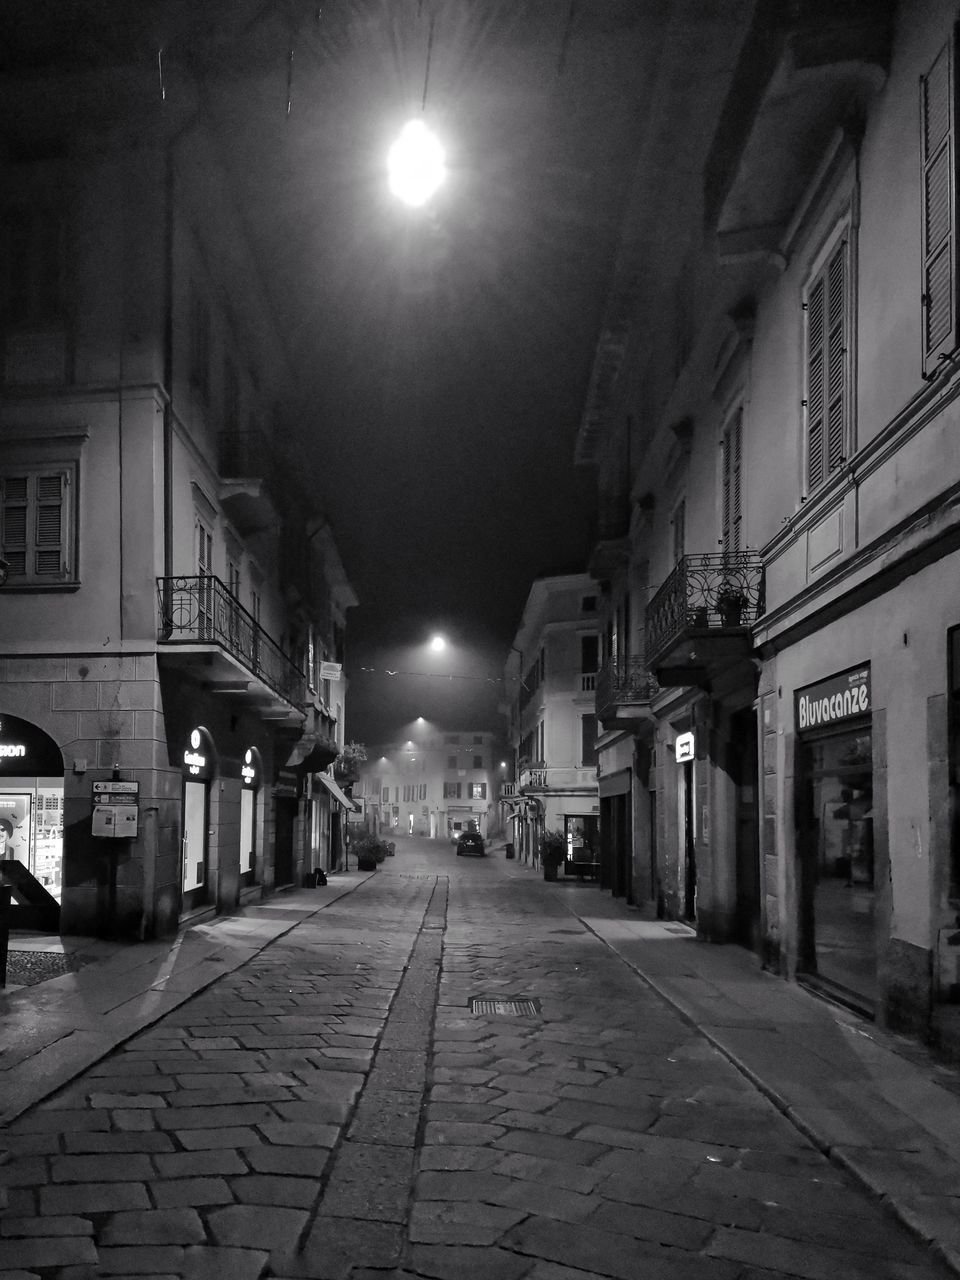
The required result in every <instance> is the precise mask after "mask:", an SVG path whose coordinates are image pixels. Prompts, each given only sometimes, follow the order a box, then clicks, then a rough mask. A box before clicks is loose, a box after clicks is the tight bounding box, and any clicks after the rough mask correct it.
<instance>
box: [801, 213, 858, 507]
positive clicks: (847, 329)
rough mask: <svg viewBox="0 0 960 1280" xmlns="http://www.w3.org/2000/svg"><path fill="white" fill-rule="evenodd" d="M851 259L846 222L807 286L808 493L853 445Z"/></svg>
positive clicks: (806, 448)
mask: <svg viewBox="0 0 960 1280" xmlns="http://www.w3.org/2000/svg"><path fill="white" fill-rule="evenodd" d="M851 265H852V264H851V254H850V228H849V226H847V225H844V226H843V227H842V228H841V230H840V232H839V233H838V235H837V236H836V237H835V238H834V239H833V240H832V241H831V243H830V244H829V245H828V247H827V249H826V251H825V252H824V253H823V254H822V255H821V257H820V259H819V261H818V263H817V266H816V267H815V269H814V271H813V272H812V274H811V276H810V278H809V281H808V284H807V287H806V289H805V290H804V296H803V310H804V321H805V323H804V338H805V341H804V348H805V356H806V369H805V373H806V388H805V397H804V411H805V425H806V429H805V442H804V443H805V459H804V462H805V479H806V486H805V488H806V492H807V493H813V492H814V491H815V490H817V489H819V488H820V486H821V485H822V484H824V483H825V482H826V481H827V480H828V479H829V478H830V476H831V475H833V473H834V472H835V471H838V470H839V469H840V467H842V466H843V464H844V462H845V461H846V459H847V456H848V454H849V450H850V447H851V440H852V421H851V419H852V395H851V347H850V343H851V324H852V296H851V295H852V282H851Z"/></svg>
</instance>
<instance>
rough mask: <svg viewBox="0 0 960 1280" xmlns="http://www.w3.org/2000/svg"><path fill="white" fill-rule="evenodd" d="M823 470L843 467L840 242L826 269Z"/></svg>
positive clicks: (843, 252)
mask: <svg viewBox="0 0 960 1280" xmlns="http://www.w3.org/2000/svg"><path fill="white" fill-rule="evenodd" d="M826 286H827V317H826V318H827V330H826V335H825V341H826V369H825V372H826V378H827V386H826V405H825V409H826V450H827V456H826V470H827V475H831V474H832V473H833V472H834V471H836V470H837V468H838V467H840V466H841V465H842V464H843V461H844V454H845V452H846V437H847V429H846V420H847V394H848V388H847V368H848V364H847V242H846V240H842V241H841V242H840V244H839V245H837V248H836V250H835V251H834V253H833V254H832V256H831V257H830V259H829V261H828V263H827V268H826Z"/></svg>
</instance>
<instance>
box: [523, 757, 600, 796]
mask: <svg viewBox="0 0 960 1280" xmlns="http://www.w3.org/2000/svg"><path fill="white" fill-rule="evenodd" d="M596 789H597V770H596V766H595V765H562V764H561V765H547V764H540V763H537V764H532V765H527V766H525V767H524V768H522V769H521V770H520V791H521V793H522V794H524V795H529V794H531V793H537V792H543V791H564V792H570V791H579V792H595V791H596Z"/></svg>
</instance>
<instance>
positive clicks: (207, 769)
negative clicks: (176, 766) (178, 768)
mask: <svg viewBox="0 0 960 1280" xmlns="http://www.w3.org/2000/svg"><path fill="white" fill-rule="evenodd" d="M213 760H214V754H213V744H212V742H211V741H210V735H209V734H208V733H207V731H206V729H199V728H197V729H191V730H190V741H189V745H188V747H187V749H186V750H185V751H184V753H183V771H184V773H185V774H186V775H187V776H188V777H190V778H209V777H210V775H211V774H212V772H213Z"/></svg>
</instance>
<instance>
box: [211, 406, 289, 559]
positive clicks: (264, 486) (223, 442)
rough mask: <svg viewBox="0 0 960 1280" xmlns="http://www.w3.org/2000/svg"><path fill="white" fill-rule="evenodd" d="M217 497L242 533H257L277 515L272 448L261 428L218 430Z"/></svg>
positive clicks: (278, 507) (272, 523) (268, 525)
mask: <svg viewBox="0 0 960 1280" xmlns="http://www.w3.org/2000/svg"><path fill="white" fill-rule="evenodd" d="M218 451H219V463H218V465H219V468H220V476H221V480H220V501H221V503H222V504H223V508H224V510H225V511H226V513H227V515H228V516H229V517H230V520H231V521H232V522H233V524H234V525H235V526H236V528H237V529H238V530H239V532H240V533H242V534H247V535H248V534H251V533H260V532H261V531H262V530H264V529H268V528H270V527H271V526H272V525H274V524H275V523H276V522H277V519H278V518H279V511H280V503H279V501H278V499H277V497H276V495H277V493H278V484H277V480H278V476H277V466H276V460H277V455H276V450H275V448H274V446H273V443H272V442H271V440H270V439H269V437H267V436H266V435H264V433H263V432H262V431H221V432H220V436H219V439H218Z"/></svg>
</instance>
